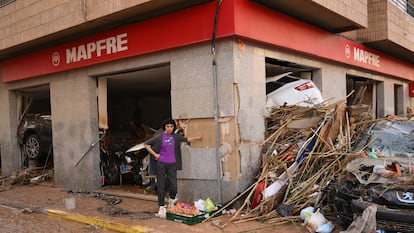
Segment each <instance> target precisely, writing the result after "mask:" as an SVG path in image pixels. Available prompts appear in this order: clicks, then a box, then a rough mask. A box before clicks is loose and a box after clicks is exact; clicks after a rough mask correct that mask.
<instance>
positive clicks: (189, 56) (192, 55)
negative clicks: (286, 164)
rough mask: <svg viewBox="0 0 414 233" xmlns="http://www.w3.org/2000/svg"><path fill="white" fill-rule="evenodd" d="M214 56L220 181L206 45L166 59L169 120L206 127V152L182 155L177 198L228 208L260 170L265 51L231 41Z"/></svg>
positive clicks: (188, 150)
mask: <svg viewBox="0 0 414 233" xmlns="http://www.w3.org/2000/svg"><path fill="white" fill-rule="evenodd" d="M190 50H191V51H190ZM216 51H217V54H216V55H217V57H216V70H217V80H218V103H219V107H218V108H219V125H220V128H219V131H220V135H219V141H220V142H219V143H220V144H219V146H220V149H224V147H226V149H228V151H227V152H228V153H229V154H226V155H224V157H222V158H223V159H224V158H225V160H226V161H224V162H223V160H222V161H220V163H222V164H225V165H226V166H227V167H225V168H224V169H222V174H219V176H220V177H218V174H217V166H221V165H222V164H218V163H217V159H216V151H215V140H214V139H215V136H214V130H215V129H214V113H215V109H214V89H213V88H214V85H213V75H214V73H213V72H214V67H213V65H212V59H211V53H210V45H209V44H205V45H201V46H193V47H187V48H183V49H182V50H180V51H177V52H175V53H174V54H172V57H171V63H170V64H171V89H172V90H171V99H172V100H171V101H172V103H171V104H172V116H173V118H175V119H188V118H190V119H197V118H202V119H199V120H198V122H199V123H198V125H204V126H206V127H204V128H203V129H202V130H203V134H204V138H203V143H207V144H204V146H205V147H204V148H194V147H190V148H188V147H187V148H186V149H184V151H183V171H181V172H179V186H178V189H179V191H178V195H179V199H180V200H184V201H185V200H189V201H191V200H194V198H206V197H210V198H212V199H213V200H220V199H221V200H222V202H227V201H229V200H231V199H232V198H234V196H235V195H237V193H239V192H242V191H244V189H245V188H246V187H247V185H248V184H251V182H253V179H252V178H253V177H254V173H255V172H256V171H257V170H258V169H259V166H258V162H259V156H260V142H262V141H263V138H264V118H263V116H262V114H263V113H264V112H263V108H264V106H265V102H266V91H265V80H266V78H265V57H264V51H263V49H257V48H255V47H254V46H251V45H244V42H242V41H236V40H234V39H230V40H223V41H219V42H218V43H217V48H216ZM193 121H194V120H193ZM221 151H222V150H221ZM220 156H222V155H221V154H220ZM226 169H228V170H226ZM224 170H226V171H227V172H229V173H230V174H228V173H226V171H224ZM223 171H224V172H223ZM217 178H219V180H220V181H219V182H220V183H221V185H220V189H221V193H219V192H220V191H219V188H218V180H217ZM184 187H185V188H184ZM219 195H221V196H219Z"/></svg>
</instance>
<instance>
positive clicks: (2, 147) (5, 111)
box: [0, 83, 22, 176]
mask: <svg viewBox="0 0 414 233" xmlns="http://www.w3.org/2000/svg"><path fill="white" fill-rule="evenodd" d="M4 86H5V84H2V83H0V103H1V104H0V129H2V130H0V154H1V160H2V161H1V167H2V176H9V175H11V174H12V173H13V171H16V170H18V169H19V168H20V166H21V165H22V157H21V154H20V147H19V144H18V141H17V127H18V118H17V96H16V95H15V93H14V92H13V91H8V90H7V89H6V88H4Z"/></svg>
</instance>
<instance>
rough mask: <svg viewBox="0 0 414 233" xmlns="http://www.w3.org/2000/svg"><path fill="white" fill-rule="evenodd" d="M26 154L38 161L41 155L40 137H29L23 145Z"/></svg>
mask: <svg viewBox="0 0 414 233" xmlns="http://www.w3.org/2000/svg"><path fill="white" fill-rule="evenodd" d="M23 148H24V154H25V156H26V157H27V158H29V159H36V158H38V157H39V154H40V141H39V136H37V135H36V134H31V135H29V136H28V137H27V138H26V140H25V141H24V144H23Z"/></svg>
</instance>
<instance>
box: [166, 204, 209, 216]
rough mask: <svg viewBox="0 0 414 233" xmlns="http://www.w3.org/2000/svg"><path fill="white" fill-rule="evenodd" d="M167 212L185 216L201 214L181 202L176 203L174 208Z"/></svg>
mask: <svg viewBox="0 0 414 233" xmlns="http://www.w3.org/2000/svg"><path fill="white" fill-rule="evenodd" d="M168 212H169V213H172V214H180V215H187V216H196V215H200V214H201V212H200V210H198V209H197V208H196V207H195V205H192V204H188V203H183V202H177V203H176V204H175V206H173V207H171V208H169V209H168Z"/></svg>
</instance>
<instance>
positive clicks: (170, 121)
mask: <svg viewBox="0 0 414 233" xmlns="http://www.w3.org/2000/svg"><path fill="white" fill-rule="evenodd" d="M168 124H171V125H173V126H174V130H173V132H174V131H175V129H176V128H177V125H176V124H175V121H174V120H173V119H171V118H168V119H165V120H164V121H163V122H162V123H161V128H162V129H163V130H165V126H166V125H168Z"/></svg>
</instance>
